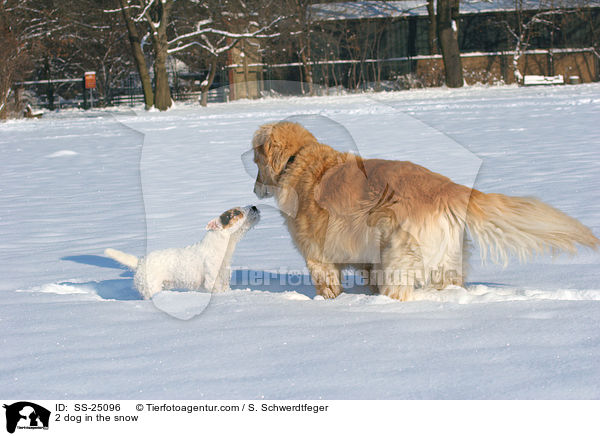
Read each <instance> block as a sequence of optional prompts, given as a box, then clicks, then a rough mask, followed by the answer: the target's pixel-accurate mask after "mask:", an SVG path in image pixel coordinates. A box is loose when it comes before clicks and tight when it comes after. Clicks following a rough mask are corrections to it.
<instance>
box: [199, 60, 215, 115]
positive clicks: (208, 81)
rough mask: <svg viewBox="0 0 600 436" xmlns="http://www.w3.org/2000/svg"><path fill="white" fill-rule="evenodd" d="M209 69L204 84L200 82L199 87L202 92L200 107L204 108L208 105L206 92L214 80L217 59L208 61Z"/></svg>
mask: <svg viewBox="0 0 600 436" xmlns="http://www.w3.org/2000/svg"><path fill="white" fill-rule="evenodd" d="M209 68H210V70H209V72H208V76H207V77H206V79H205V80H204V82H202V86H201V87H200V90H201V91H202V97H201V99H200V105H201V106H204V107H206V106H207V105H208V91H209V89H210V85H212V83H213V81H214V79H215V74H216V72H217V58H216V57H215V58H214V59H212V60H211V61H210V66H209Z"/></svg>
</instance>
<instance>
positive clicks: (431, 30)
mask: <svg viewBox="0 0 600 436" xmlns="http://www.w3.org/2000/svg"><path fill="white" fill-rule="evenodd" d="M433 2H434V0H427V15H428V16H429V27H428V28H427V30H428V39H429V54H436V53H437V51H438V50H437V24H436V19H435V10H434V7H433Z"/></svg>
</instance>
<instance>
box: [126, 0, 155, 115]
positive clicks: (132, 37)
mask: <svg viewBox="0 0 600 436" xmlns="http://www.w3.org/2000/svg"><path fill="white" fill-rule="evenodd" d="M121 12H122V13H123V20H124V21H125V25H126V26H127V33H128V35H129V43H130V44H131V51H132V53H133V60H134V61H135V66H136V68H137V70H138V73H139V75H140V80H141V81H142V91H143V92H144V104H145V106H146V110H148V109H150V108H151V107H152V106H154V92H153V91H152V81H151V80H150V73H149V72H148V66H147V65H146V59H145V58H144V52H143V51H142V46H141V43H140V36H139V34H138V32H137V29H136V28H135V24H134V23H133V20H132V19H131V17H130V16H129V12H128V9H127V0H121Z"/></svg>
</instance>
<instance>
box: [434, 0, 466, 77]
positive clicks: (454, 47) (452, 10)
mask: <svg viewBox="0 0 600 436" xmlns="http://www.w3.org/2000/svg"><path fill="white" fill-rule="evenodd" d="M457 20H458V0H437V28H438V39H439V42H440V45H441V48H442V56H443V59H444V71H445V74H446V85H447V86H448V87H450V88H460V87H461V86H463V84H464V79H463V74H462V62H461V60H460V50H459V48H458V22H457Z"/></svg>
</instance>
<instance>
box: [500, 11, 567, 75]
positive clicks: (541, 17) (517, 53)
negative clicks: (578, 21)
mask: <svg viewBox="0 0 600 436" xmlns="http://www.w3.org/2000/svg"><path fill="white" fill-rule="evenodd" d="M543 8H544V5H543V4H541V3H540V4H539V9H538V10H537V11H535V12H533V13H526V11H525V10H524V5H523V0H515V22H514V23H511V22H509V21H504V25H505V26H506V30H507V31H508V33H510V35H511V36H512V37H513V39H514V44H515V48H514V50H513V58H512V69H513V74H514V76H515V80H516V81H517V82H518V83H522V82H523V74H522V73H521V70H520V68H519V60H520V58H521V56H522V55H523V53H524V51H525V50H527V48H528V47H529V44H530V40H531V38H533V37H535V36H536V35H537V34H539V33H540V32H541V31H543V29H547V28H548V27H552V28H558V27H557V26H556V25H555V24H554V22H553V21H552V20H551V19H550V18H551V17H553V16H555V15H558V14H563V13H565V11H564V10H562V9H560V8H554V7H553V6H548V7H547V8H544V9H543Z"/></svg>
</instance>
